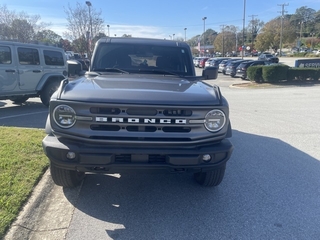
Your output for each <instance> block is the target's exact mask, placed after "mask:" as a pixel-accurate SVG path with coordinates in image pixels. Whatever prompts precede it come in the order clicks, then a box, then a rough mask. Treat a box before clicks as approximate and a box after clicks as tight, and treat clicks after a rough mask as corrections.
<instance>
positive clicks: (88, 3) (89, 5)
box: [86, 1, 92, 58]
mask: <svg viewBox="0 0 320 240" xmlns="http://www.w3.org/2000/svg"><path fill="white" fill-rule="evenodd" d="M86 4H87V6H88V8H89V18H90V37H89V39H88V50H89V52H88V54H89V56H90V58H91V49H90V45H91V41H92V17H91V6H92V5H91V2H90V1H86Z"/></svg>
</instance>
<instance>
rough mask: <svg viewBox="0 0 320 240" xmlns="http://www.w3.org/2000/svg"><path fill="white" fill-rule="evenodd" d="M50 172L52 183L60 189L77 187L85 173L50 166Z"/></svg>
mask: <svg viewBox="0 0 320 240" xmlns="http://www.w3.org/2000/svg"><path fill="white" fill-rule="evenodd" d="M50 172H51V177H52V180H53V182H54V183H55V184H56V185H58V186H62V187H67V188H72V187H76V186H78V185H79V184H80V183H81V181H82V180H83V178H84V176H85V173H84V172H77V171H73V170H66V169H62V168H58V167H56V166H55V165H53V164H50Z"/></svg>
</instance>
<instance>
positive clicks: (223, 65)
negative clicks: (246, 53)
mask: <svg viewBox="0 0 320 240" xmlns="http://www.w3.org/2000/svg"><path fill="white" fill-rule="evenodd" d="M238 60H242V59H241V58H230V59H226V60H223V61H222V62H221V63H220V64H219V69H218V72H221V73H223V74H226V66H227V65H228V64H229V63H230V62H232V61H238Z"/></svg>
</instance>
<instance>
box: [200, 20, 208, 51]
mask: <svg viewBox="0 0 320 240" xmlns="http://www.w3.org/2000/svg"><path fill="white" fill-rule="evenodd" d="M206 19H207V17H203V18H202V20H203V56H204V54H205V51H206V46H205V45H206V42H205V39H204V33H205V32H206ZM200 50H201V48H200Z"/></svg>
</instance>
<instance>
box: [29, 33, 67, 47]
mask: <svg viewBox="0 0 320 240" xmlns="http://www.w3.org/2000/svg"><path fill="white" fill-rule="evenodd" d="M60 39H61V36H60V35H58V34H56V33H55V32H53V31H51V30H43V31H39V32H38V33H37V34H36V37H35V40H37V41H39V42H43V43H48V44H51V45H59V43H60Z"/></svg>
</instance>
